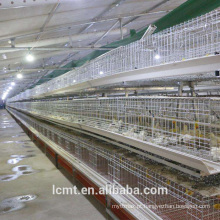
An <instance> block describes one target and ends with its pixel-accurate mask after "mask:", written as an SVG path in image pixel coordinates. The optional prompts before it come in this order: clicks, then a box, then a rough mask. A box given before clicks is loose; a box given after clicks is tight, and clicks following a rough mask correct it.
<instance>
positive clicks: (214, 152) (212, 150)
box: [211, 147, 220, 161]
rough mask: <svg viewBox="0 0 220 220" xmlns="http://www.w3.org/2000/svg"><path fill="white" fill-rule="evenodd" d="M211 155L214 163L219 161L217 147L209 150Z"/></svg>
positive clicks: (219, 149)
mask: <svg viewBox="0 0 220 220" xmlns="http://www.w3.org/2000/svg"><path fill="white" fill-rule="evenodd" d="M211 155H212V157H213V160H214V161H219V160H220V148H219V147H212V148H211Z"/></svg>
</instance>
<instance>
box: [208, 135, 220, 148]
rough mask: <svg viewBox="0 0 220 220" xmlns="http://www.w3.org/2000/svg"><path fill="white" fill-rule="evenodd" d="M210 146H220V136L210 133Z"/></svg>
mask: <svg viewBox="0 0 220 220" xmlns="http://www.w3.org/2000/svg"><path fill="white" fill-rule="evenodd" d="M210 146H211V147H217V148H220V137H217V136H215V135H214V134H213V133H210Z"/></svg>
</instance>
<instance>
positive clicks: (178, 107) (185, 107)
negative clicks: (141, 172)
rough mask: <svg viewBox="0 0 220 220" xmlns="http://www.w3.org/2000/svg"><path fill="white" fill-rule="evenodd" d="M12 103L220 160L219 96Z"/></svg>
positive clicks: (46, 114)
mask: <svg viewBox="0 0 220 220" xmlns="http://www.w3.org/2000/svg"><path fill="white" fill-rule="evenodd" d="M8 106H11V107H13V108H16V109H20V110H23V111H27V112H30V113H34V114H38V115H41V116H45V117H50V118H56V119H59V120H62V121H68V122H71V123H77V124H83V125H86V126H90V127H94V128H98V129H101V130H105V131H108V132H113V133H117V134H120V135H122V136H125V137H129V138H132V139H136V140H139V141H144V142H147V143H152V144H157V145H159V146H163V147H166V148H169V149H174V150H177V151H179V152H185V153H189V154H192V155H195V156H198V157H201V158H205V159H208V160H212V161H220V99H217V98H198V97H195V98H192V97H184V98H171V97H152V96H150V97H129V98H101V99H78V100H69V101H65V100H59V101H51V100H47V101H34V102H16V103H10V104H8Z"/></svg>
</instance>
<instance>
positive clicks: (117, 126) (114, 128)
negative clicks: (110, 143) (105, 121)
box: [108, 120, 123, 133]
mask: <svg viewBox="0 0 220 220" xmlns="http://www.w3.org/2000/svg"><path fill="white" fill-rule="evenodd" d="M122 124H123V122H122V120H120V121H116V120H113V122H112V123H111V124H110V125H109V127H108V130H109V131H112V132H115V133H117V132H118V131H119V129H121V127H122Z"/></svg>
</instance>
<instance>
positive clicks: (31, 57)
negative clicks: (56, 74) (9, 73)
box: [26, 53, 34, 62]
mask: <svg viewBox="0 0 220 220" xmlns="http://www.w3.org/2000/svg"><path fill="white" fill-rule="evenodd" d="M26 60H27V61H28V62H32V61H34V56H33V55H32V54H30V53H29V54H28V55H27V56H26Z"/></svg>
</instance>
